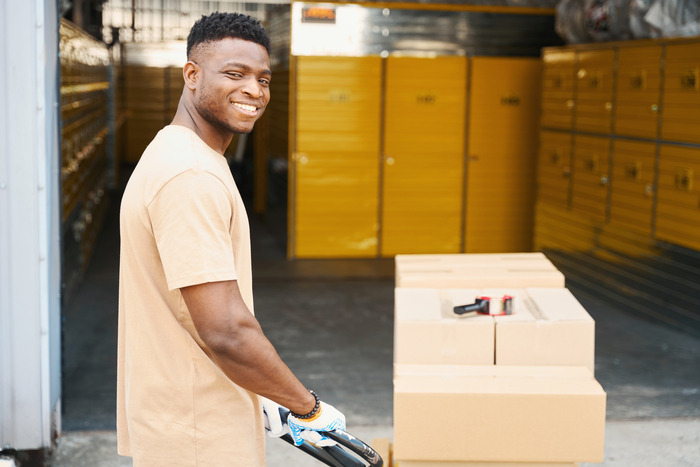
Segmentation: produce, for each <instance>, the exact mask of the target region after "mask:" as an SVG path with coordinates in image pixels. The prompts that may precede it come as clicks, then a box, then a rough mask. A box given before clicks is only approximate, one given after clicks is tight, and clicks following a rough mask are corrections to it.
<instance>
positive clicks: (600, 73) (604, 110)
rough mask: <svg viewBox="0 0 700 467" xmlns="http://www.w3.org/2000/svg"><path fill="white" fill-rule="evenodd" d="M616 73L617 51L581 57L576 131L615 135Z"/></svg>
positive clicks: (592, 53)
mask: <svg viewBox="0 0 700 467" xmlns="http://www.w3.org/2000/svg"><path fill="white" fill-rule="evenodd" d="M614 69H615V51H614V50H588V51H582V52H579V53H578V63H577V71H576V78H577V80H578V82H577V85H576V117H575V118H576V123H575V128H576V130H578V131H589V132H593V133H605V134H609V133H610V132H611V130H612V128H611V122H612V118H611V117H612V110H613V101H612V98H613V80H614Z"/></svg>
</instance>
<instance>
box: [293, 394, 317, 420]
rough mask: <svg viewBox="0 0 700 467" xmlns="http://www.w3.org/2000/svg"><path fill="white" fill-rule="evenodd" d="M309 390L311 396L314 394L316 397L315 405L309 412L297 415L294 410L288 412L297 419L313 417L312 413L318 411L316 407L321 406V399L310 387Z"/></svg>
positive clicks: (314, 413)
mask: <svg viewBox="0 0 700 467" xmlns="http://www.w3.org/2000/svg"><path fill="white" fill-rule="evenodd" d="M309 392H310V393H311V395H312V396H314V399H316V406H314V409H313V410H312V411H311V412H309V413H307V414H306V415H299V414H298V413H296V412H290V413H291V414H292V415H293V416H294V418H297V419H299V420H307V419H309V418H311V417H313V416H314V415H316V412H318V408H319V407H320V406H321V400H320V399H319V398H318V396H317V395H316V393H315V392H313V391H312V390H311V389H309Z"/></svg>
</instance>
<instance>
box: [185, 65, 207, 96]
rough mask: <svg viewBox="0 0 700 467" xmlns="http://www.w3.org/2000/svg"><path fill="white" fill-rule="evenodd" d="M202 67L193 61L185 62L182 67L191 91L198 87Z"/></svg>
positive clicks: (186, 84)
mask: <svg viewBox="0 0 700 467" xmlns="http://www.w3.org/2000/svg"><path fill="white" fill-rule="evenodd" d="M201 70H202V69H201V68H200V66H199V65H197V64H196V63H195V62H193V61H189V62H187V63H185V66H184V67H183V68H182V77H183V78H185V86H187V87H188V88H189V90H190V91H194V90H195V89H197V79H198V78H199V75H200V72H201Z"/></svg>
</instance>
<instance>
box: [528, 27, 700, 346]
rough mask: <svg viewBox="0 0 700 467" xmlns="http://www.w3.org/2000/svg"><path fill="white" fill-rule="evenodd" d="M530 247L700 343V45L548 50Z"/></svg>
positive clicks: (587, 286)
mask: <svg viewBox="0 0 700 467" xmlns="http://www.w3.org/2000/svg"><path fill="white" fill-rule="evenodd" d="M543 61H544V80H543V93H542V109H543V111H542V119H541V125H542V131H541V133H540V156H539V167H538V202H537V208H536V227H535V247H536V248H537V249H543V250H544V251H546V252H547V254H548V256H549V257H550V258H551V259H552V260H553V261H554V262H555V263H556V264H557V265H558V266H559V267H560V268H561V269H562V270H563V271H564V272H565V273H566V275H567V281H568V283H569V285H570V286H571V287H573V288H578V289H580V290H582V291H584V292H586V293H589V294H591V295H597V296H601V297H605V299H606V300H609V301H612V302H613V303H616V304H617V305H618V306H620V307H624V308H628V309H630V310H631V311H632V312H634V313H637V314H640V315H646V316H649V317H653V318H654V319H658V320H662V321H664V322H666V323H668V324H669V325H672V326H675V327H677V328H679V329H683V330H686V331H688V332H691V333H695V334H700V313H699V312H698V310H699V309H700V308H698V306H699V305H700V281H699V280H700V252H699V250H700V195H699V194H698V187H699V186H700V185H698V181H699V180H698V176H699V175H698V170H699V169H700V137H699V136H698V135H699V134H700V133H699V132H698V128H700V85H699V84H698V83H699V80H698V78H699V76H698V69H700V40H698V39H691V40H669V41H637V42H627V43H613V44H602V45H589V46H576V47H566V48H552V49H545V51H544V54H543Z"/></svg>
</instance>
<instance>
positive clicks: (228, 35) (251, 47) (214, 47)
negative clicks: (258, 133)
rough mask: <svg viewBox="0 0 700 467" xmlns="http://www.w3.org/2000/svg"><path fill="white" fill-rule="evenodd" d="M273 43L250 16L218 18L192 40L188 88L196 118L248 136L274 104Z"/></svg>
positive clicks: (205, 21) (199, 27)
mask: <svg viewBox="0 0 700 467" xmlns="http://www.w3.org/2000/svg"><path fill="white" fill-rule="evenodd" d="M269 51H270V38H269V37H268V35H267V33H266V32H265V30H264V29H263V27H262V26H260V23H259V22H258V21H255V20H254V19H252V18H251V17H250V16H246V15H241V14H238V13H218V12H217V13H213V14H211V15H209V16H203V17H202V18H201V19H200V20H199V21H197V22H196V23H195V24H194V26H193V27H192V30H191V31H190V34H189V37H188V38H187V59H188V62H187V64H186V65H185V68H184V77H185V85H186V88H187V89H189V91H191V95H190V97H191V98H192V103H193V104H194V108H195V109H196V111H197V113H199V115H200V116H201V117H202V118H204V120H206V121H207V122H209V123H210V124H211V125H213V126H214V127H215V128H217V129H218V130H219V131H223V132H226V133H249V132H250V131H251V130H252V129H253V125H254V123H255V121H256V120H257V119H259V118H260V117H261V116H262V114H263V112H264V110H265V107H266V106H267V103H268V102H269V100H270V87H269V83H270V78H271V76H270V70H269V68H270V58H269Z"/></svg>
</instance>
